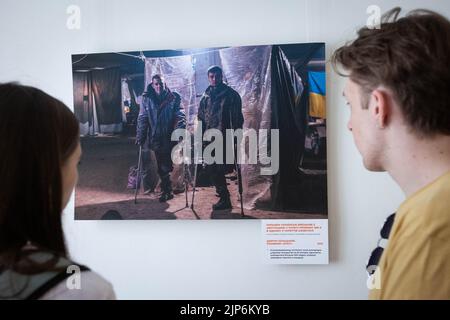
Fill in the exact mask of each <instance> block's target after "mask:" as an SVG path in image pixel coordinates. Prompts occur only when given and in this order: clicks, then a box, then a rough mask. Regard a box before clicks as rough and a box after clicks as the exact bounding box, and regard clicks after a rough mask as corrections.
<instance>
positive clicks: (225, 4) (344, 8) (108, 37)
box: [0, 0, 450, 299]
mask: <svg viewBox="0 0 450 320" xmlns="http://www.w3.org/2000/svg"><path fill="white" fill-rule="evenodd" d="M70 5H77V6H78V7H79V8H80V13H81V20H80V21H81V24H80V29H73V30H71V29H69V28H68V27H67V20H68V18H69V16H70V14H68V13H67V8H68V7H69V6H70ZM370 5H378V6H379V7H380V8H381V11H382V12H384V11H386V10H388V9H390V8H392V7H394V6H401V7H402V8H404V9H407V10H410V9H413V8H419V7H425V8H429V9H433V10H436V11H438V12H440V13H442V14H444V15H445V16H446V17H450V2H449V1H446V0H433V1H425V0H422V1H419V0H404V1H389V0H383V1H381V0H378V1H377V0H364V1H361V0H311V1H308V0H296V1H294V0H293V1H291V0H282V1H280V0H266V1H260V0H251V1H246V0H227V1H211V0H209V1H207V0H201V1H183V0H179V1H177V0H166V1H149V0H147V1H145V0H128V1H124V0H95V1H93V0H70V1H67V0H58V1H53V0H45V1H37V0H35V1H33V0H29V1H25V0H0V82H6V81H19V82H21V83H22V84H27V85H32V86H37V87H39V88H41V89H43V90H44V91H47V92H48V93H50V94H51V95H54V96H55V97H57V98H59V99H61V100H62V101H64V102H65V103H66V104H67V105H68V106H70V107H72V103H73V101H72V100H73V97H72V69H71V68H72V65H71V54H73V53H95V52H111V51H132V50H141V49H142V50H152V49H176V48H197V47H198V48H200V47H215V46H239V45H258V44H282V43H299V42H310V41H311V42H312V41H317V42H325V43H326V49H327V50H326V52H327V58H329V57H330V54H331V52H332V51H333V49H335V48H337V47H338V46H339V45H342V44H343V43H344V42H345V41H346V40H350V39H351V38H353V37H354V36H355V31H356V29H357V28H359V27H360V26H362V25H364V24H365V23H366V21H367V19H368V17H369V14H367V13H366V10H367V8H368V6H370ZM327 72H328V74H327V77H328V79H327V118H328V119H327V124H328V198H329V202H328V206H329V233H330V235H329V242H330V244H329V248H330V264H329V265H321V266H313V265H267V264H264V262H263V255H262V244H261V241H262V239H261V234H260V231H261V228H260V222H259V221H255V220H253V221H252V220H248V221H238V220H233V221H220V220H219V221H74V219H73V216H74V209H73V207H74V206H73V202H71V203H70V204H69V206H68V208H67V209H66V210H65V212H64V215H63V220H64V227H65V231H66V236H67V242H68V246H69V250H70V252H71V254H72V257H73V258H74V259H75V260H76V261H78V262H80V263H84V264H87V265H88V266H90V267H91V269H93V270H95V271H98V272H99V273H101V274H102V275H103V276H104V277H105V278H106V279H108V280H109V281H111V282H112V284H113V286H114V288H115V290H116V293H117V296H118V298H121V299H349V298H352V299H366V298H367V287H366V274H365V264H366V262H367V258H368V256H369V254H370V252H371V250H372V249H373V248H374V247H375V246H376V242H377V239H378V236H379V229H380V227H381V225H382V223H383V221H384V219H385V217H387V216H388V215H389V214H390V213H392V212H394V211H395V210H396V208H397V207H398V205H399V204H400V203H401V201H402V200H403V199H404V196H403V194H402V192H401V190H400V189H399V188H398V187H397V186H396V185H395V184H394V182H393V181H392V180H391V179H390V177H389V176H388V175H387V174H385V173H369V172H367V171H366V170H365V169H364V167H363V165H362V162H361V158H360V156H359V154H358V152H357V150H356V148H355V147H354V145H353V141H352V137H351V134H350V133H349V132H348V131H347V129H346V123H347V120H348V116H349V110H348V108H347V107H346V105H345V101H344V99H343V97H342V95H341V93H342V89H343V87H344V83H345V80H344V79H341V78H339V77H338V76H337V75H336V74H335V73H334V72H333V71H332V68H331V67H330V66H327ZM12 107H13V106H12ZM0 157H1V155H0ZM0 178H1V177H0Z"/></svg>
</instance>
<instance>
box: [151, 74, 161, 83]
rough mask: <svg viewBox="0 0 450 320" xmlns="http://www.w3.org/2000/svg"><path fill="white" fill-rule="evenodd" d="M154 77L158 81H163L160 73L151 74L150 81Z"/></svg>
mask: <svg viewBox="0 0 450 320" xmlns="http://www.w3.org/2000/svg"><path fill="white" fill-rule="evenodd" d="M155 79H156V80H159V81H160V82H163V78H162V76H161V75H160V74H155V75H153V76H152V81H153V80H155Z"/></svg>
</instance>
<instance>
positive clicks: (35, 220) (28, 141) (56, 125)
mask: <svg viewBox="0 0 450 320" xmlns="http://www.w3.org/2000/svg"><path fill="white" fill-rule="evenodd" d="M80 156H81V148H80V143H79V127H78V121H77V119H76V118H75V116H74V114H73V113H72V112H71V110H70V109H69V108H67V106H65V105H64V104H63V103H62V102H61V101H59V100H57V99H55V98H53V97H51V96H49V95H48V94H46V93H44V92H43V91H41V90H39V89H36V88H32V87H27V86H22V85H18V84H14V83H7V84H0V157H1V158H0V177H1V178H0V299H114V298H115V295H114V291H113V289H112V286H111V284H109V283H108V282H107V281H106V280H104V279H103V278H101V277H100V276H99V275H98V274H96V273H94V272H91V271H90V270H89V269H88V268H87V267H84V266H79V265H77V264H76V263H74V262H73V261H71V260H70V259H69V255H68V252H67V248H66V244H65V240H64V234H63V229H62V222H61V214H62V211H63V209H64V208H65V207H66V205H67V203H68V202H69V199H70V195H71V194H72V191H73V188H74V187H75V184H76V182H77V179H78V171H77V165H78V162H79V160H80ZM80 271H82V272H81V273H80ZM69 277H70V278H69Z"/></svg>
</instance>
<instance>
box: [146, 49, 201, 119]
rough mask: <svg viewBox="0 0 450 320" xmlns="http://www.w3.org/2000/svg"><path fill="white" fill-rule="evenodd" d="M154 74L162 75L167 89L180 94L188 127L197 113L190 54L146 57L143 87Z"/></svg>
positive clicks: (150, 80) (149, 81)
mask: <svg viewBox="0 0 450 320" xmlns="http://www.w3.org/2000/svg"><path fill="white" fill-rule="evenodd" d="M155 74H160V75H162V76H163V78H164V82H165V83H166V84H167V86H168V87H169V89H170V90H171V91H176V92H177V93H179V94H180V96H181V106H182V107H183V108H184V111H185V113H186V120H187V124H188V127H191V126H192V124H193V123H194V120H195V117H196V115H197V107H196V103H195V80H194V79H195V78H194V76H195V72H194V69H193V67H192V57H191V55H185V56H176V57H166V58H146V59H145V88H147V86H148V85H149V84H150V83H151V82H152V76H153V75H155ZM144 90H146V89H144Z"/></svg>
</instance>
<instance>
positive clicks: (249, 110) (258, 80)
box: [219, 46, 272, 209]
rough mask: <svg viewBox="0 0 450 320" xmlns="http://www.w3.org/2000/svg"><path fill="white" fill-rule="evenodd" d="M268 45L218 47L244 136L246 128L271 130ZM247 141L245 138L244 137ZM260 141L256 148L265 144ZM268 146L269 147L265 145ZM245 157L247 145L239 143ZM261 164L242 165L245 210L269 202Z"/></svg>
mask: <svg viewBox="0 0 450 320" xmlns="http://www.w3.org/2000/svg"><path fill="white" fill-rule="evenodd" d="M271 48H272V47H271V46H248V47H234V48H227V49H221V50H220V51H219V53H220V58H221V63H222V67H223V71H224V78H225V79H226V81H227V83H228V85H229V86H230V87H232V88H233V89H234V90H236V91H237V92H238V93H239V95H240V96H241V99H242V113H243V115H244V136H245V133H246V131H247V130H249V129H254V130H256V132H258V130H259V129H267V130H269V132H270V129H271V104H270V94H271V76H270V63H269V62H270V55H271ZM244 142H245V143H247V144H248V140H246V139H244ZM269 143H270V137H269V141H268V140H264V141H263V143H262V145H259V146H258V147H259V148H267V147H269V146H268V145H269ZM269 148H270V147H269ZM241 150H245V153H246V154H247V156H248V152H249V150H248V146H241ZM260 170H261V164H260V163H259V162H258V163H257V164H243V165H242V180H243V189H244V190H243V191H244V195H243V199H244V206H245V207H246V208H248V209H251V208H254V207H255V206H257V205H258V204H262V203H264V202H268V201H270V187H271V184H272V177H271V176H267V175H261V172H260Z"/></svg>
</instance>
